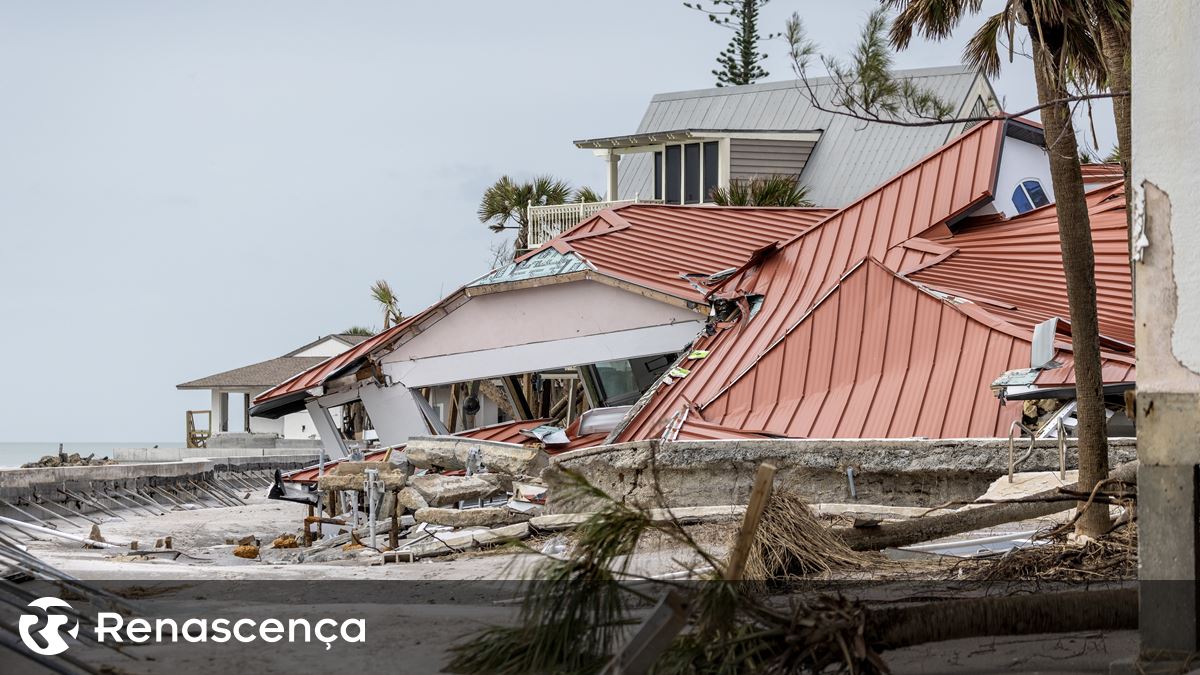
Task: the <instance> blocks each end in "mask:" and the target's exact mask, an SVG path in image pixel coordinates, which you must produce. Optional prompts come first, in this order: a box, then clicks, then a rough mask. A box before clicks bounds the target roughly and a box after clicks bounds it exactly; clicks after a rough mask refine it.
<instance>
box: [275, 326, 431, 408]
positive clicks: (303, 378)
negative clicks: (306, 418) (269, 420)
mask: <svg viewBox="0 0 1200 675" xmlns="http://www.w3.org/2000/svg"><path fill="white" fill-rule="evenodd" d="M419 316H422V314H418V315H416V316H413V317H409V318H408V319H406V320H404V321H402V322H401V323H398V324H396V325H395V326H392V327H391V328H389V329H387V330H385V331H383V332H381V333H377V334H376V335H374V336H372V337H370V338H367V339H366V340H364V341H362V342H360V343H358V344H357V345H355V346H354V347H353V348H351V349H348V350H346V351H344V352H342V353H341V354H338V355H336V356H331V357H329V358H328V359H327V360H325V361H323V362H321V363H318V364H317V365H315V366H313V367H311V368H309V369H308V370H306V371H304V372H302V373H299V374H297V375H293V376H292V377H290V378H288V379H286V380H284V381H283V382H281V383H279V384H277V385H275V386H274V387H271V388H270V389H268V390H266V391H264V392H263V393H261V394H259V395H258V396H255V397H254V404H255V405H258V404H260V403H265V402H266V401H270V400H272V399H276V398H280V397H282V396H287V395H288V394H294V393H297V392H301V391H306V390H308V389H311V388H313V387H317V386H320V385H322V384H324V383H325V381H326V380H327V379H329V377H330V376H332V375H333V374H334V373H336V372H338V371H340V370H341V369H342V368H344V367H346V366H349V365H351V364H353V363H354V362H355V361H358V360H359V359H361V358H363V357H365V356H366V355H367V354H370V353H371V351H372V350H373V349H375V348H376V347H378V346H380V345H382V344H383V343H385V342H387V341H388V340H389V339H391V338H392V337H393V336H395V335H398V334H399V333H400V332H401V331H403V330H404V329H405V328H406V327H407V326H408V325H409V323H411V322H412V321H413V320H414V319H416V318H417V317H419Z"/></svg>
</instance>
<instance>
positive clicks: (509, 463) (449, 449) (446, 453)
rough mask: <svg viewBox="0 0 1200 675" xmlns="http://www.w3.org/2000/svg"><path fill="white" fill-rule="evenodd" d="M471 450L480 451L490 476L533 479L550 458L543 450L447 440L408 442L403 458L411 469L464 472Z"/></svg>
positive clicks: (434, 438) (417, 438)
mask: <svg viewBox="0 0 1200 675" xmlns="http://www.w3.org/2000/svg"><path fill="white" fill-rule="evenodd" d="M472 448H479V454H480V460H481V461H482V463H483V466H484V468H485V470H486V471H487V472H489V473H501V474H508V475H510V476H536V475H537V474H538V472H540V471H541V470H542V469H544V468H545V467H546V466H547V465H548V464H549V463H550V456H549V455H548V454H546V451H545V450H544V449H542V448H535V447H526V446H524V445H517V444H515V443H497V442H495V441H481V440H478V439H474V438H456V437H448V436H415V437H412V438H409V439H408V446H407V447H406V448H405V454H406V456H407V457H408V461H409V462H410V463H411V464H412V465H413V466H416V467H419V468H422V469H429V468H433V467H435V466H440V467H442V468H444V469H465V468H467V453H468V452H470V450H471V449H472Z"/></svg>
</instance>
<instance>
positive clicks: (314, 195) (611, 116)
mask: <svg viewBox="0 0 1200 675" xmlns="http://www.w3.org/2000/svg"><path fill="white" fill-rule="evenodd" d="M1000 2H1001V0H992V1H991V2H989V5H990V6H995V5H999V4H1000ZM873 5H874V2H872V0H853V1H850V0H843V1H841V2H837V3H830V2H826V1H819V2H818V1H815V0H773V2H772V3H771V4H770V5H769V6H768V7H767V9H766V11H765V12H764V17H763V29H764V31H766V30H772V31H773V30H778V29H780V28H782V25H783V22H784V20H785V19H786V17H787V16H788V15H789V14H791V12H793V11H799V12H800V13H801V15H802V16H804V18H805V21H806V24H807V27H808V29H809V32H810V34H811V35H812V36H814V37H815V38H816V39H817V40H818V42H819V43H820V46H821V48H822V50H823V51H826V52H829V53H834V54H845V53H846V52H847V51H848V50H849V48H850V47H851V45H852V43H853V42H854V41H855V39H856V38H857V36H858V29H859V26H860V25H861V24H862V21H863V18H864V17H865V16H866V14H867V12H868V11H869V10H870V9H871V8H872V7H873ZM989 8H990V9H993V11H994V7H989ZM976 24H977V22H972V24H971V25H970V26H968V27H967V30H970V29H973V28H974V26H975V25H976ZM967 30H963V31H962V35H964V36H965V35H966V34H967ZM728 38H729V34H728V33H727V32H726V31H724V30H722V29H720V28H717V27H713V26H710V25H709V24H708V22H707V20H706V19H705V18H704V17H703V16H701V15H699V14H697V13H695V12H692V11H691V10H688V9H685V8H684V7H682V6H681V3H680V2H679V1H678V0H606V1H605V2H575V1H564V0H541V1H526V0H510V1H509V2H435V3H407V2H396V1H395V0H370V1H368V0H348V1H346V2H329V1H328V0H280V1H277V2H267V1H263V0H229V1H215V0H205V1H203V2H199V1H195V0H191V1H188V2H183V1H170V0H144V1H140V2H135V1H132V0H104V1H103V2H99V1H97V0H79V1H76V2H68V1H65V0H58V1H55V2H38V1H29V0H26V1H23V2H20V1H16V0H3V1H0V96H3V102H2V103H0V227H2V232H3V243H2V244H0V287H2V289H3V290H2V291H0V320H2V322H3V326H4V330H2V331H0V354H3V355H4V356H5V357H6V358H8V365H7V367H6V368H5V369H4V370H5V378H4V379H5V383H6V386H4V387H3V388H2V389H0V411H3V412H0V441H35V440H36V441H121V440H150V439H155V440H173V441H176V442H180V441H182V437H183V415H184V411H185V410H186V409H188V408H207V407H208V398H207V394H206V393H195V392H179V391H176V390H175V385H176V384H177V383H179V382H183V381H186V380H190V379H194V378H197V377H201V376H205V375H209V374H212V373H215V372H218V371H222V370H228V369H231V368H234V367H238V366H242V365H246V364H249V363H253V362H256V361H260V360H263V359H267V358H271V357H274V356H278V355H280V354H282V353H284V352H287V351H290V350H291V349H293V348H295V347H297V346H299V345H301V344H304V343H305V342H308V341H310V340H312V339H314V338H316V337H317V336H318V335H321V334H324V333H330V332H336V331H340V330H342V329H345V328H347V327H349V326H352V325H369V326H375V327H378V326H379V323H380V322H379V317H378V316H377V315H378V312H377V310H376V307H375V306H374V305H373V304H372V301H371V300H370V298H369V296H368V290H367V289H368V287H369V286H370V284H371V282H372V281H374V280H375V279H379V278H386V279H387V280H388V281H390V282H391V284H392V287H393V288H394V289H396V290H397V291H398V292H399V294H400V296H401V297H402V299H403V301H402V305H403V308H404V310H405V311H406V312H410V313H411V312H415V311H418V310H420V309H422V308H423V307H425V306H426V305H428V304H430V303H431V302H433V301H435V300H437V299H438V298H439V297H440V296H441V295H442V294H444V293H446V292H449V291H451V290H453V289H454V288H456V287H457V286H458V285H460V284H462V283H463V282H465V281H468V280H470V279H472V278H474V277H476V276H479V275H480V274H482V273H484V272H486V271H487V267H488V263H489V261H490V259H491V254H490V253H489V250H488V248H489V245H490V244H492V243H493V242H494V241H495V239H494V236H495V235H493V234H491V233H490V232H489V231H488V230H486V229H485V228H484V227H483V226H482V225H480V224H479V222H478V220H477V218H476V216H475V207H476V204H477V202H478V197H479V195H480V194H481V193H482V191H483V190H484V189H485V188H486V187H487V185H489V184H490V183H491V182H492V181H493V180H495V178H497V177H498V176H500V175H501V174H504V173H510V174H514V175H516V176H521V177H527V176H529V175H532V174H535V173H540V172H549V173H552V174H555V175H557V176H560V177H563V178H566V179H569V180H570V181H572V182H573V183H576V184H580V183H582V184H587V185H590V186H592V187H594V188H596V189H598V190H600V189H602V188H603V187H604V180H603V165H602V163H601V161H600V160H599V159H597V158H594V157H592V156H591V154H590V153H589V152H587V151H583V150H577V149H575V148H574V146H572V145H571V141H572V140H573V139H576V138H586V137H595V136H606V135H614V134H619V133H624V132H630V131H633V130H634V129H635V128H636V127H637V125H638V122H639V121H640V119H641V116H642V112H643V111H644V109H645V106H646V104H647V102H648V101H649V99H650V97H651V96H652V95H653V94H654V93H656V92H662V91H676V90H684V89H695V88H702V87H707V86H711V85H712V84H713V77H712V75H711V74H710V71H711V70H712V69H713V67H714V57H715V55H716V54H717V52H718V51H720V49H721V48H722V47H723V46H724V44H725V42H726V41H727V40H728ZM962 41H963V40H962V39H957V40H954V41H948V42H945V43H940V44H918V45H914V47H913V48H912V49H910V50H909V51H908V52H905V53H901V54H899V55H898V57H897V66H898V67H924V66H942V65H951V64H956V63H959V54H960V52H961V46H962ZM766 48H767V51H768V52H770V54H771V56H770V58H769V59H768V60H767V64H766V65H767V69H768V70H769V71H770V72H771V77H770V78H768V79H771V80H778V79H785V78H787V77H788V76H789V74H790V69H789V68H788V64H787V62H786V57H785V47H784V45H783V44H782V43H779V42H776V43H773V44H769V45H767V46H766ZM994 84H995V87H996V90H997V92H998V94H999V95H1000V97H1001V99H1002V100H1003V101H1004V103H1005V105H1006V108H1007V109H1008V110H1018V109H1021V108H1024V107H1027V106H1029V105H1030V104H1032V102H1033V101H1034V99H1035V94H1034V91H1033V84H1032V73H1031V72H1030V68H1029V65H1028V62H1027V61H1019V62H1018V63H1016V64H1014V65H1012V66H1010V67H1008V68H1007V70H1006V72H1005V73H1004V75H1003V76H1002V77H1001V78H1000V79H999V80H998V81H997V82H995V83H994ZM1111 126H1112V122H1111V118H1109V117H1107V116H1097V120H1096V131H1097V134H1098V135H1099V136H1100V145H1101V147H1102V148H1104V149H1105V150H1107V149H1108V148H1109V147H1111V145H1112V143H1113V138H1114V134H1113V131H1112V129H1111Z"/></svg>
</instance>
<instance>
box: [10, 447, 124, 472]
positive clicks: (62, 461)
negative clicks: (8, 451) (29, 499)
mask: <svg viewBox="0 0 1200 675" xmlns="http://www.w3.org/2000/svg"><path fill="white" fill-rule="evenodd" d="M116 463H117V462H116V460H112V459H109V458H107V457H100V458H99V459H97V458H96V453H94V452H93V453H92V454H90V455H88V456H87V457H80V456H79V453H78V452H72V453H71V454H69V455H68V454H67V453H65V452H63V451H62V446H61V445H60V446H59V451H58V453H57V454H54V455H45V456H43V457H42V458H41V459H39V460H38V461H36V462H28V463H26V464H22V465H21V468H22V469H45V468H53V467H57V466H104V465H108V464H116Z"/></svg>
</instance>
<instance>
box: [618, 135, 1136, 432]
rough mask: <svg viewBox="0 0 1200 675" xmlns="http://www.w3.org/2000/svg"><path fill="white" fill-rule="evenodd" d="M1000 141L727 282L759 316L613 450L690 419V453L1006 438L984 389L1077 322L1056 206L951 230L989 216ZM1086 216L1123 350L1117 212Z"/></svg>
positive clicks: (940, 155)
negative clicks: (696, 445) (747, 446)
mask: <svg viewBox="0 0 1200 675" xmlns="http://www.w3.org/2000/svg"><path fill="white" fill-rule="evenodd" d="M1004 136H1005V123H1003V122H991V123H987V124H984V125H980V126H977V127H975V128H973V129H972V130H971V131H969V132H968V133H966V134H964V135H963V136H960V137H959V138H958V139H956V140H955V141H953V142H951V143H950V144H948V145H947V146H946V147H944V148H943V149H942V150H940V151H939V152H937V153H934V154H933V155H931V156H929V157H927V158H925V159H924V160H922V161H921V162H919V163H918V164H916V165H914V166H913V167H910V168H909V169H908V170H906V171H905V172H903V173H901V174H900V175H897V176H896V177H894V178H893V179H892V180H890V181H888V182H887V183H886V184H884V185H882V186H880V187H879V188H877V189H876V190H874V191H872V192H871V193H869V194H868V195H866V196H864V197H863V198H862V199H860V200H859V201H857V202H855V203H854V204H852V205H850V206H848V207H847V208H845V209H843V210H841V211H839V212H838V213H836V214H835V215H833V216H831V217H830V218H829V219H828V220H826V221H825V222H823V223H821V224H820V225H818V226H816V227H815V228H813V229H811V230H809V231H807V232H804V233H802V234H800V235H798V236H797V237H796V238H795V239H794V240H793V241H792V242H789V243H788V244H786V245H785V246H783V247H782V248H781V249H780V250H778V251H775V252H773V253H769V254H768V256H767V257H766V258H765V259H764V260H763V261H762V262H761V263H760V264H757V265H754V266H751V267H749V268H747V269H746V270H744V271H742V272H740V273H738V274H736V275H734V276H732V277H731V278H730V279H728V280H727V281H725V282H724V283H722V284H721V285H720V286H719V287H718V288H717V290H716V291H715V292H714V295H715V296H717V297H722V298H726V299H730V300H733V299H736V298H739V297H745V296H746V295H747V294H757V295H761V296H763V297H764V300H763V305H762V309H761V310H760V312H759V313H758V315H757V316H754V317H753V318H750V319H749V320H747V319H746V318H745V317H741V318H737V320H736V321H734V322H733V323H732V324H731V325H730V324H726V325H725V326H722V327H718V329H717V331H716V333H715V334H714V335H712V336H701V337H700V338H698V339H697V340H696V342H695V345H694V347H695V348H697V349H704V350H708V351H709V352H710V354H711V356H709V357H708V358H707V359H705V360H704V361H703V362H701V363H699V364H696V367H694V368H692V372H690V373H689V374H688V376H687V377H686V378H684V379H683V380H680V381H677V382H674V383H673V384H671V385H670V386H666V387H659V388H658V389H657V390H656V391H655V392H653V393H652V394H651V395H650V398H649V400H648V402H647V404H646V405H645V406H644V407H643V408H642V409H641V411H640V412H639V413H638V414H637V415H636V416H635V417H633V418H632V419H631V420H630V421H629V423H628V424H627V426H626V427H625V428H624V429H623V430H622V432H621V433H620V434H619V435H618V436H617V437H616V438H615V440H619V441H624V440H633V439H639V438H653V437H656V436H658V435H659V434H660V433H661V432H662V429H663V420H665V419H668V418H670V417H671V416H672V415H673V414H675V413H676V412H678V411H680V410H684V409H688V410H690V411H691V414H690V415H688V416H686V418H685V422H684V424H683V425H682V428H681V429H680V431H679V436H680V437H681V438H683V437H687V435H688V433H689V428H690V425H693V424H699V423H703V424H706V425H709V430H712V429H723V428H734V429H753V430H755V432H756V433H768V434H776V435H781V436H790V437H809V438H831V437H841V438H855V437H859V438H863V437H866V438H871V437H893V438H895V437H910V436H927V437H934V438H939V437H940V438H946V437H962V436H1001V435H1003V434H1004V433H1006V432H1007V427H1008V425H1009V423H1010V422H1011V421H1012V420H1013V419H1017V418H1018V417H1019V415H1020V410H1019V407H1017V406H1009V407H1003V406H1001V405H1000V403H999V402H998V401H997V400H996V399H995V398H994V395H993V394H992V391H991V387H990V385H991V383H992V381H993V380H994V379H995V378H996V376H997V375H999V374H1000V373H1002V372H1004V371H1006V370H1011V369H1017V368H1028V366H1029V358H1030V340H1031V337H1032V327H1033V325H1035V324H1036V323H1038V322H1040V321H1042V320H1044V319H1046V318H1048V317H1049V316H1055V315H1067V314H1068V313H1066V312H1065V309H1066V300H1065V290H1064V289H1063V286H1064V283H1065V282H1064V281H1063V280H1062V272H1061V268H1062V260H1061V251H1060V248H1059V244H1058V231H1057V218H1056V214H1055V212H1054V209H1053V208H1052V207H1051V208H1045V209H1040V210H1038V211H1034V212H1031V213H1029V214H1026V215H1023V216H1021V217H1019V218H1014V219H1012V220H1008V221H1006V220H1004V219H1003V218H999V217H989V218H970V219H968V220H966V221H960V222H959V219H960V218H961V217H962V216H964V215H965V214H968V213H969V212H970V211H971V210H972V209H974V208H977V207H978V206H981V205H983V204H985V203H987V202H988V201H990V199H991V197H992V192H991V191H992V188H993V184H994V182H995V179H996V176H997V171H998V161H999V148H1000V147H1001V143H1002V142H1003V139H1004ZM1089 207H1090V208H1091V210H1092V213H1093V215H1094V218H1093V222H1094V227H1095V228H1096V232H1097V234H1096V241H1097V270H1098V277H1099V279H1100V286H1101V291H1100V295H1101V300H1100V302H1101V305H1102V307H1103V309H1102V319H1101V322H1102V324H1103V325H1104V326H1105V328H1106V329H1107V330H1109V331H1111V332H1112V333H1113V337H1116V338H1117V339H1124V337H1123V336H1126V335H1127V334H1131V332H1132V319H1131V316H1132V313H1131V311H1130V299H1129V271H1128V264H1127V262H1125V261H1126V260H1127V259H1126V258H1125V255H1126V253H1125V252H1126V243H1125V242H1126V240H1125V238H1124V237H1125V236H1126V235H1125V232H1124V202H1123V201H1122V200H1121V199H1119V195H1118V194H1117V193H1116V192H1114V191H1113V189H1110V188H1103V189H1101V190H1097V191H1096V192H1094V193H1092V194H1090V195H1089ZM922 234H925V235H926V236H930V237H931V238H930V239H925V238H921V237H920V236H919V235H922ZM997 268H1000V269H999V270H997ZM847 270H848V271H847ZM901 272H903V273H905V274H908V275H909V278H905V277H903V276H900V273H901ZM1030 277H1032V278H1030ZM1062 347H1064V345H1060V348H1062ZM1065 347H1066V348H1067V350H1068V351H1066V352H1065V354H1066V356H1067V357H1069V354H1070V352H1069V345H1065ZM1060 354H1061V352H1060ZM1105 357H1106V358H1107V359H1109V360H1108V361H1106V365H1105V379H1106V381H1108V380H1109V378H1110V377H1111V378H1125V379H1129V378H1132V377H1133V359H1132V357H1130V356H1129V355H1128V354H1112V353H1106V354H1105ZM1060 360H1061V359H1060ZM1067 360H1068V361H1069V358H1068V359H1067ZM1072 372H1073V371H1072V369H1070V368H1069V367H1064V368H1061V369H1057V371H1047V372H1045V373H1042V375H1041V377H1042V378H1045V380H1046V383H1047V384H1050V383H1052V382H1060V383H1061V382H1062V381H1064V380H1066V379H1070V378H1071V377H1072V376H1071V373H1072ZM1038 384H1039V385H1040V384H1042V382H1039V383H1038Z"/></svg>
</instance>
